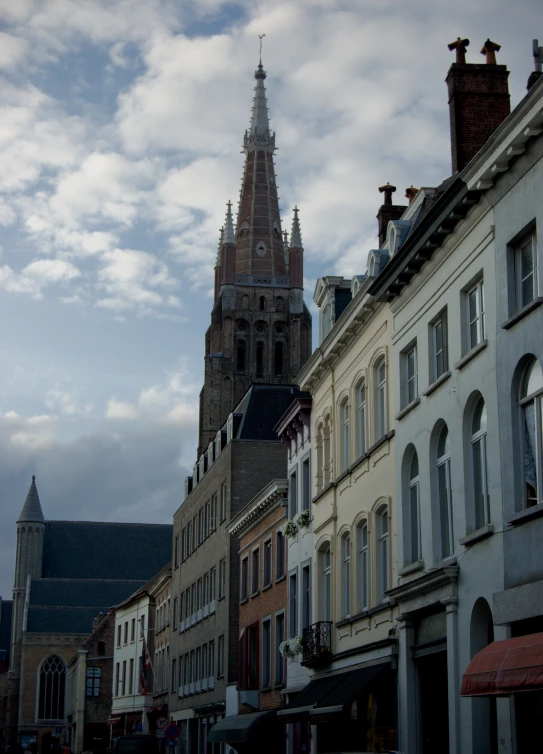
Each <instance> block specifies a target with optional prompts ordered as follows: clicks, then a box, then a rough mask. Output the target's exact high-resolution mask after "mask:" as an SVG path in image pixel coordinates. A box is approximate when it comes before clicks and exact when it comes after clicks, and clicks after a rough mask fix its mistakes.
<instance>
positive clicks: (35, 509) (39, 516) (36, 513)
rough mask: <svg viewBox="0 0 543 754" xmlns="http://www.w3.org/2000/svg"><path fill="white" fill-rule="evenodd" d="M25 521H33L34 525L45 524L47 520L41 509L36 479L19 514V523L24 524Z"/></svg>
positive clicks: (33, 479)
mask: <svg viewBox="0 0 543 754" xmlns="http://www.w3.org/2000/svg"><path fill="white" fill-rule="evenodd" d="M25 521H29V522H30V521H31V522H32V523H43V522H44V521H45V518H44V517H43V511H42V509H41V503H40V498H39V495H38V488H37V487H36V477H35V476H33V477H32V482H31V483H30V488H29V490H28V494H27V496H26V500H25V504H24V505H23V509H22V511H21V513H20V514H19V518H18V519H17V523H18V524H19V523H23V522H25Z"/></svg>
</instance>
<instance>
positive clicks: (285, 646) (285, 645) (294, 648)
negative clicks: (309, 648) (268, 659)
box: [279, 636, 303, 657]
mask: <svg viewBox="0 0 543 754" xmlns="http://www.w3.org/2000/svg"><path fill="white" fill-rule="evenodd" d="M279 652H280V653H281V654H282V655H283V657H297V656H298V655H301V654H302V652H303V645H302V637H301V636H295V637H294V638H293V639H287V640H286V641H282V642H281V644H279Z"/></svg>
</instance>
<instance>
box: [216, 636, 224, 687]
mask: <svg viewBox="0 0 543 754" xmlns="http://www.w3.org/2000/svg"><path fill="white" fill-rule="evenodd" d="M218 652H219V654H218V656H217V676H218V677H219V678H222V677H223V675H224V636H219V646H218Z"/></svg>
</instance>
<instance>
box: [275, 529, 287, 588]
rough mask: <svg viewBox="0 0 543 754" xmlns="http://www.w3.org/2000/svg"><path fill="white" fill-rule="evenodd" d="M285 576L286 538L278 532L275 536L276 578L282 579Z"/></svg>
mask: <svg viewBox="0 0 543 754" xmlns="http://www.w3.org/2000/svg"><path fill="white" fill-rule="evenodd" d="M284 575H285V536H284V534H283V532H281V531H278V532H277V534H276V535H275V578H276V579H280V578H282V577H283V576H284Z"/></svg>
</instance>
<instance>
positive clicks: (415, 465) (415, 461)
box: [409, 453, 419, 479]
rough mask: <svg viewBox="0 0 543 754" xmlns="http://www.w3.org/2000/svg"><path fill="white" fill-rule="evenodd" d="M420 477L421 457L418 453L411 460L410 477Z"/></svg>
mask: <svg viewBox="0 0 543 754" xmlns="http://www.w3.org/2000/svg"><path fill="white" fill-rule="evenodd" d="M418 475H419V457H418V455H417V454H416V453H414V454H413V458H412V459H411V473H410V475H409V478H410V479H416V478H417V477H418Z"/></svg>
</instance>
